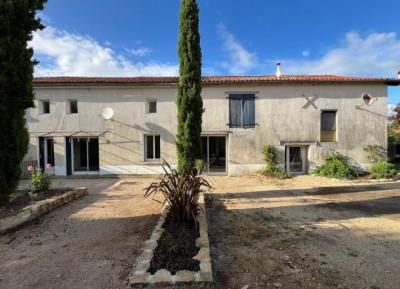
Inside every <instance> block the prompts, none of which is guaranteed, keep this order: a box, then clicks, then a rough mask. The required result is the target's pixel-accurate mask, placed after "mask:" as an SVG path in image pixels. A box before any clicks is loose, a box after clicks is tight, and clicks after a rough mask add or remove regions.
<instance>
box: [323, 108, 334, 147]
mask: <svg viewBox="0 0 400 289" xmlns="http://www.w3.org/2000/svg"><path fill="white" fill-rule="evenodd" d="M335 141H336V111H322V112H321V142H335Z"/></svg>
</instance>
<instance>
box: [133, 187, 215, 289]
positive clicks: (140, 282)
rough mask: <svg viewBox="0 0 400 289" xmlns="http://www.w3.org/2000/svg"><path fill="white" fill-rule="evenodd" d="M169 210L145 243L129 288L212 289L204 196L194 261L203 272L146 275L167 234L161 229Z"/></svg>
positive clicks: (162, 215)
mask: <svg viewBox="0 0 400 289" xmlns="http://www.w3.org/2000/svg"><path fill="white" fill-rule="evenodd" d="M169 209H170V208H169V206H168V205H165V206H164V208H163V211H162V213H161V216H160V218H159V220H158V222H157V225H156V227H155V228H154V230H153V233H152V234H151V237H150V239H149V240H148V241H146V242H145V245H144V250H143V252H142V254H141V255H140V256H139V258H138V259H137V262H136V267H135V271H134V272H133V274H132V275H131V276H130V277H129V278H128V284H129V288H160V287H164V288H213V277H212V267H211V257H210V243H209V239H208V227H207V218H206V208H205V204H204V194H203V193H202V194H200V196H199V214H198V215H197V217H196V219H197V222H198V224H199V232H200V237H199V238H197V239H196V246H197V247H198V248H199V252H198V254H197V255H196V256H194V257H193V259H196V260H199V261H200V271H198V272H193V271H187V270H183V271H178V272H177V273H176V274H175V275H172V274H171V272H169V271H168V270H165V269H160V270H158V271H157V272H156V273H155V274H154V275H152V274H150V273H149V272H147V271H148V270H149V268H150V262H151V260H152V258H153V256H154V250H155V249H156V247H157V244H158V240H159V239H160V238H161V235H162V233H163V232H164V229H163V228H162V227H163V225H164V222H165V218H166V217H167V214H168V212H169ZM181 286H182V287H181ZM192 286H193V287H192Z"/></svg>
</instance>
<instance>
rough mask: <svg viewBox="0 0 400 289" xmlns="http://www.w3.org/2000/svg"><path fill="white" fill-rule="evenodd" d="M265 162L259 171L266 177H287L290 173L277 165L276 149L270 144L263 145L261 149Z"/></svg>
mask: <svg viewBox="0 0 400 289" xmlns="http://www.w3.org/2000/svg"><path fill="white" fill-rule="evenodd" d="M262 153H263V155H264V161H265V163H266V165H265V167H264V169H263V170H262V171H261V173H262V174H263V175H265V176H268V177H273V178H278V179H287V178H289V177H290V175H289V174H288V173H287V172H286V171H284V170H283V169H281V168H280V167H279V166H278V149H277V148H276V147H274V146H272V145H265V146H264V147H263V149H262Z"/></svg>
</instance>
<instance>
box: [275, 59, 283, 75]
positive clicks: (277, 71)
mask: <svg viewBox="0 0 400 289" xmlns="http://www.w3.org/2000/svg"><path fill="white" fill-rule="evenodd" d="M281 76H282V73H281V64H280V63H279V62H278V63H277V64H276V78H281Z"/></svg>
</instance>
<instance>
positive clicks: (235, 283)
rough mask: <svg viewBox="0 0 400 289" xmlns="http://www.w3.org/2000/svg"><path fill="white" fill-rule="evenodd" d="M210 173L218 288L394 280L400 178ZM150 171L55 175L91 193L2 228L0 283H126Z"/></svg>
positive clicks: (147, 213) (143, 233) (386, 283)
mask: <svg viewBox="0 0 400 289" xmlns="http://www.w3.org/2000/svg"><path fill="white" fill-rule="evenodd" d="M209 178H210V180H211V181H212V183H213V185H214V187H215V192H214V193H213V194H210V195H209V196H210V197H209V198H208V206H207V208H208V218H209V227H210V240H211V250H212V255H213V269H214V273H215V280H216V284H217V288H221V289H222V288H223V289H236V288H237V289H241V288H243V287H245V286H246V285H248V287H247V288H248V289H252V288H263V289H264V288H267V289H268V288H288V289H289V288H305V289H317V288H318V289H331V288H332V289H333V288H342V289H344V288H349V289H350V288H351V289H361V288H362V289H395V288H396V289H397V288H399V286H398V284H400V267H399V264H400V241H399V240H400V224H399V222H400V189H399V188H400V183H386V184H379V183H376V182H368V183H357V182H353V181H346V182H342V181H336V180H328V179H325V178H318V177H311V176H300V177H296V178H293V179H290V180H282V181H281V180H270V179H266V178H265V177H262V176H245V177H235V178H230V177H209ZM151 180H152V178H150V177H149V178H142V177H136V178H126V179H122V180H118V179H68V180H67V179H60V180H57V181H56V182H55V186H59V187H62V186H68V187H71V186H87V187H88V188H89V195H88V196H85V197H83V198H82V199H79V200H76V201H73V202H72V203H70V204H67V205H65V206H63V207H61V208H58V209H56V210H54V211H52V212H50V213H49V214H47V215H45V216H43V217H42V218H40V220H38V221H37V222H33V223H31V224H28V225H27V226H25V227H23V228H21V229H19V230H18V231H16V232H14V233H9V234H6V235H3V236H0V254H1V256H2V262H1V263H0V288H7V289H8V288H10V289H19V288H24V289H25V288H29V289H30V288H35V289H36V288H38V289H47V288H48V289H54V288H57V289H63V288H66V289H67V288H68V289H80V288H82V289H88V288H96V289H97V288H107V289H114V288H125V285H124V280H125V278H126V277H127V276H128V274H129V272H130V271H131V270H132V269H133V265H134V263H135V260H136V258H137V256H138V255H139V254H140V252H141V248H142V246H143V243H144V241H145V240H147V239H148V238H149V236H150V234H151V231H152V229H153V226H154V225H155V223H156V222H157V219H158V215H159V213H160V209H161V206H160V204H159V203H156V202H154V201H152V200H146V199H144V198H143V188H144V187H145V186H146V185H147V184H149V183H150V181H151ZM245 288H246V287H245Z"/></svg>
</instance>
